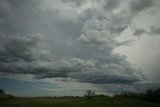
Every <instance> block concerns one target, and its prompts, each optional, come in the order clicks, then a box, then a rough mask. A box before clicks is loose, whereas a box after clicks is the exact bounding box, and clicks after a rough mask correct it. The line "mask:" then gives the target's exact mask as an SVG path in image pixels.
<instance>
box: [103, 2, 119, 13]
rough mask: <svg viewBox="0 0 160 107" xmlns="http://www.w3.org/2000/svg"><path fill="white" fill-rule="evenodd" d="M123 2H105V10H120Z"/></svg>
mask: <svg viewBox="0 0 160 107" xmlns="http://www.w3.org/2000/svg"><path fill="white" fill-rule="evenodd" d="M120 3H121V0H105V5H103V8H104V9H106V10H107V11H110V10H112V9H115V8H118V7H119V6H120Z"/></svg>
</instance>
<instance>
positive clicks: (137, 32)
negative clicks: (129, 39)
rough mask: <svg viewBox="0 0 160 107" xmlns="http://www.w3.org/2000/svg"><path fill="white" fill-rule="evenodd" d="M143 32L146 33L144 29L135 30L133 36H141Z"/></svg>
mask: <svg viewBox="0 0 160 107" xmlns="http://www.w3.org/2000/svg"><path fill="white" fill-rule="evenodd" d="M145 32H146V31H145V30H144V29H137V30H135V31H134V33H133V35H136V36H141V35H142V34H143V33H145Z"/></svg>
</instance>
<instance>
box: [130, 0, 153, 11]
mask: <svg viewBox="0 0 160 107" xmlns="http://www.w3.org/2000/svg"><path fill="white" fill-rule="evenodd" d="M153 3H154V2H153V0H134V1H132V2H131V3H130V5H129V8H130V9H131V12H133V13H137V12H140V11H142V10H144V9H146V8H148V7H150V6H152V5H153Z"/></svg>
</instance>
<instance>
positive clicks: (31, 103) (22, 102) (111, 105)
mask: <svg viewBox="0 0 160 107" xmlns="http://www.w3.org/2000/svg"><path fill="white" fill-rule="evenodd" d="M0 107H160V104H154V103H149V102H145V101H141V100H137V99H128V98H94V99H92V100H87V99H84V98H12V99H5V100H4V99H3V100H2V99H1V101H0Z"/></svg>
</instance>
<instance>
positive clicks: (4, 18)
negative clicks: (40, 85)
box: [0, 0, 159, 84]
mask: <svg viewBox="0 0 160 107" xmlns="http://www.w3.org/2000/svg"><path fill="white" fill-rule="evenodd" d="M123 5H124V1H122V2H121V1H120V0H100V1H99V0H77V1H74V0H61V1H59V0H55V1H52V0H45V1H43V0H30V1H27V0H12V1H11V0H0V72H3V73H7V74H32V75H33V76H34V78H36V79H44V78H63V79H64V80H65V79H66V78H70V79H71V80H74V81H77V82H82V83H93V84H133V83H135V82H140V81H142V80H143V79H145V75H144V74H143V72H141V70H139V69H137V68H134V66H132V65H131V64H130V63H129V62H128V61H127V60H126V59H127V58H126V57H125V56H122V55H120V54H117V53H114V52H113V50H114V49H115V48H117V47H119V46H124V45H128V44H130V43H132V40H129V41H124V42H120V41H117V40H116V38H117V37H119V36H120V35H121V34H122V32H123V31H124V30H126V29H127V28H128V26H129V25H130V24H131V22H132V19H133V17H134V15H136V14H137V13H138V12H141V11H143V10H145V9H147V8H149V7H151V6H152V5H153V3H152V0H140V1H130V0H129V1H128V2H127V3H126V5H127V6H123ZM151 32H152V33H156V34H159V28H157V27H151ZM142 33H144V31H143V30H136V31H135V33H134V34H135V35H141V34H142Z"/></svg>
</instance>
